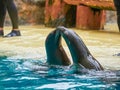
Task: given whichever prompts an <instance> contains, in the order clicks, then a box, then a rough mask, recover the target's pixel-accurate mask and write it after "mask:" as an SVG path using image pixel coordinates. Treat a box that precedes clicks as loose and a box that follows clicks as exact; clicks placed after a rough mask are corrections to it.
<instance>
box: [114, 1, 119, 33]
mask: <svg viewBox="0 0 120 90" xmlns="http://www.w3.org/2000/svg"><path fill="white" fill-rule="evenodd" d="M114 5H115V7H116V10H117V23H118V28H119V32H120V0H114Z"/></svg>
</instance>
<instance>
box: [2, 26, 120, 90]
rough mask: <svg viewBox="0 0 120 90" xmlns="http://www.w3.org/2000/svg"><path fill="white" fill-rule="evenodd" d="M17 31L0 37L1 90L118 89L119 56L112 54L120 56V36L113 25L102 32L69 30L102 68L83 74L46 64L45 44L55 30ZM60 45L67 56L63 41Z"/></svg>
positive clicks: (25, 27) (7, 30)
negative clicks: (50, 33) (11, 35)
mask: <svg viewBox="0 0 120 90" xmlns="http://www.w3.org/2000/svg"><path fill="white" fill-rule="evenodd" d="M5 29H6V30H5V34H6V33H8V32H10V31H9V30H10V27H6V28H5ZM20 29H21V32H22V36H21V37H13V38H2V37H0V69H1V70H0V90H4V89H6V90H17V89H18V90H34V89H37V90H46V89H50V90H60V89H62V90H66V89H68V90H76V89H80V90H88V89H89V90H120V71H119V70H120V57H119V56H116V55H115V54H117V53H120V33H118V29H116V27H115V25H113V27H112V26H111V25H106V30H105V31H102V30H100V31H95V30H80V29H75V28H71V29H73V30H75V32H76V33H77V34H79V36H80V37H81V38H82V39H83V41H84V42H85V44H86V45H87V47H88V49H89V50H90V52H91V53H92V54H93V56H94V57H95V58H96V59H97V60H98V61H99V62H100V63H101V64H102V65H103V67H104V68H105V71H101V72H96V71H89V73H85V74H82V73H80V72H79V73H77V74H76V73H74V67H61V66H54V67H51V66H49V65H46V64H45V61H46V52H45V47H44V46H45V45H44V42H45V39H46V36H47V35H48V34H49V32H51V31H52V30H54V28H46V27H44V26H21V27H20ZM63 46H64V48H65V50H66V52H68V53H69V50H68V48H67V46H66V44H65V42H64V41H63ZM68 55H69V57H70V54H68ZM113 71H115V72H113Z"/></svg>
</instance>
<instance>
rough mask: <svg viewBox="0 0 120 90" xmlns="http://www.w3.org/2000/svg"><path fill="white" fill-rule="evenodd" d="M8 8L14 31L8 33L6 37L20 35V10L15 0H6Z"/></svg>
mask: <svg viewBox="0 0 120 90" xmlns="http://www.w3.org/2000/svg"><path fill="white" fill-rule="evenodd" d="M4 3H5V5H6V8H7V10H8V13H9V16H10V19H11V22H12V27H13V29H12V31H11V32H10V33H9V34H7V35H6V36H5V37H12V36H20V35H21V34H20V31H19V27H18V12H17V8H16V6H15V3H14V1H13V0H4Z"/></svg>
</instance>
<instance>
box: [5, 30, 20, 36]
mask: <svg viewBox="0 0 120 90" xmlns="http://www.w3.org/2000/svg"><path fill="white" fill-rule="evenodd" d="M15 36H21V33H20V31H16V30H12V31H11V32H10V33H9V34H7V35H5V36H4V37H15Z"/></svg>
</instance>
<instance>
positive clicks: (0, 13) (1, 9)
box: [0, 0, 6, 36]
mask: <svg viewBox="0 0 120 90" xmlns="http://www.w3.org/2000/svg"><path fill="white" fill-rule="evenodd" d="M5 15H6V7H5V5H4V3H3V0H0V36H3V35H4V31H3V26H4V20H5Z"/></svg>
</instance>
